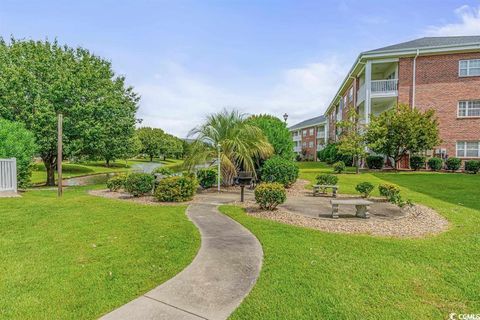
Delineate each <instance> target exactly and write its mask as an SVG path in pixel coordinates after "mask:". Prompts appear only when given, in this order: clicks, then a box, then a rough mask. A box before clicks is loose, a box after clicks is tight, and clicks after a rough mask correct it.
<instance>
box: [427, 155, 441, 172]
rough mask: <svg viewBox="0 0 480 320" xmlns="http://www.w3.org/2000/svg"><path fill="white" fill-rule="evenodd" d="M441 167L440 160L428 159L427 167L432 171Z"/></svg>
mask: <svg viewBox="0 0 480 320" xmlns="http://www.w3.org/2000/svg"><path fill="white" fill-rule="evenodd" d="M442 166H443V161H442V159H440V158H436V157H435V158H430V159H428V167H429V168H430V170H432V171H438V170H441V169H442Z"/></svg>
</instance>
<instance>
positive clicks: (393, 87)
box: [372, 79, 398, 94]
mask: <svg viewBox="0 0 480 320" xmlns="http://www.w3.org/2000/svg"><path fill="white" fill-rule="evenodd" d="M397 87H398V79H389V80H372V94H384V93H389V94H390V93H396V92H397V89H398V88H397Z"/></svg>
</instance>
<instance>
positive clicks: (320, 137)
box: [317, 131, 325, 139]
mask: <svg viewBox="0 0 480 320" xmlns="http://www.w3.org/2000/svg"><path fill="white" fill-rule="evenodd" d="M324 138H325V131H318V132H317V139H324Z"/></svg>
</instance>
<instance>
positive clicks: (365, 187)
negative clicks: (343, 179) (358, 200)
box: [355, 181, 375, 198]
mask: <svg viewBox="0 0 480 320" xmlns="http://www.w3.org/2000/svg"><path fill="white" fill-rule="evenodd" d="M374 188H375V186H374V185H373V184H371V183H370V182H368V181H365V182H360V183H359V184H357V185H356V186H355V190H357V191H358V192H359V193H360V194H361V195H362V197H364V198H368V197H369V196H370V193H372V191H373V189H374Z"/></svg>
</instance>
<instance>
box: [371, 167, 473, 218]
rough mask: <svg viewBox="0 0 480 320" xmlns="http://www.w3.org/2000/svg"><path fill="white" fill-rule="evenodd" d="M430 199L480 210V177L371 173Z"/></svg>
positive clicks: (452, 174)
mask: <svg viewBox="0 0 480 320" xmlns="http://www.w3.org/2000/svg"><path fill="white" fill-rule="evenodd" d="M371 174H372V175H373V176H375V177H377V178H379V179H382V180H385V181H388V182H391V183H395V184H397V185H399V186H402V187H405V188H407V189H410V190H412V191H415V192H418V193H421V194H425V195H428V196H429V197H432V198H435V199H439V200H441V201H446V202H449V203H452V204H454V205H462V206H465V207H468V208H471V209H475V210H480V199H479V191H480V175H469V174H454V173H427V172H421V173H420V172H419V173H410V172H409V173H371Z"/></svg>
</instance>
